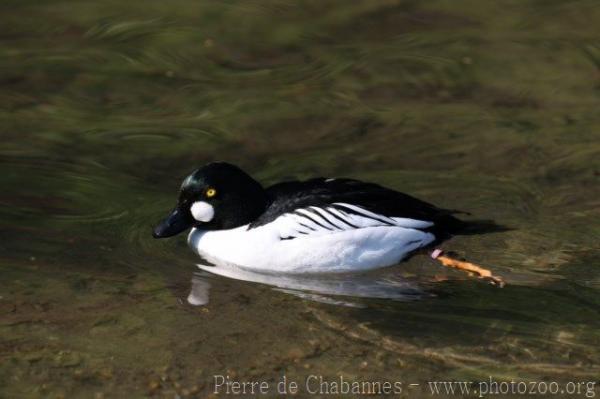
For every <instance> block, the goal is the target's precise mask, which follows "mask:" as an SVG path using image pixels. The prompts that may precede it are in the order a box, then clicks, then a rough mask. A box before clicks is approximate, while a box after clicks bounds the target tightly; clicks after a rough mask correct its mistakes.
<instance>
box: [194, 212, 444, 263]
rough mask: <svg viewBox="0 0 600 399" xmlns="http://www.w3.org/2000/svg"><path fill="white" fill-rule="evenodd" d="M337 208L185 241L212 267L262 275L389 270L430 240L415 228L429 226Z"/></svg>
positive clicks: (430, 236)
mask: <svg viewBox="0 0 600 399" xmlns="http://www.w3.org/2000/svg"><path fill="white" fill-rule="evenodd" d="M344 205H346V206H348V205H347V204H344ZM311 208H314V207H311ZM357 208H358V207H357ZM341 209H342V208H341V207H340V208H339V209H335V208H333V207H332V208H324V209H321V208H314V209H312V210H308V209H304V210H302V209H300V210H297V211H296V212H295V213H288V214H284V215H281V216H280V217H279V218H277V219H276V220H274V221H272V222H271V223H268V224H266V225H263V226H260V227H256V228H252V229H248V226H242V227H238V228H235V229H231V230H218V231H201V230H198V229H193V230H192V231H191V233H190V235H189V236H188V243H189V245H190V246H191V247H192V249H193V250H194V251H196V252H197V253H198V254H199V255H201V256H203V257H204V258H206V259H207V260H208V261H210V262H212V263H217V264H230V265H235V266H238V267H242V268H247V269H252V270H256V271H263V272H285V273H323V272H346V271H357V270H367V269H373V268H377V267H383V266H390V265H393V264H395V263H397V262H399V261H400V260H402V259H403V258H404V257H405V256H406V255H407V254H409V253H410V252H412V251H414V250H416V249H418V248H421V247H423V246H426V245H428V244H430V243H431V242H433V240H434V239H435V237H434V235H433V234H431V233H428V232H424V231H420V230H417V228H424V227H428V226H431V225H432V223H431V222H427V221H419V220H413V219H406V218H386V217H385V216H381V215H376V214H372V215H371V217H369V215H367V214H365V213H361V214H350V213H347V212H344V211H343V210H341ZM358 209H359V210H360V211H361V212H368V211H365V210H364V209H362V208H358ZM328 212H329V213H328ZM335 212H337V213H335ZM333 214H335V215H333ZM332 215H333V216H332Z"/></svg>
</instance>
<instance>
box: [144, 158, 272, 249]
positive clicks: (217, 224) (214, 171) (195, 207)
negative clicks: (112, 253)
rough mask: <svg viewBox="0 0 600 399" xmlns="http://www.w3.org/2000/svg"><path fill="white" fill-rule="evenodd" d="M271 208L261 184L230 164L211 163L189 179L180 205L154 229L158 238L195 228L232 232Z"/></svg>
mask: <svg viewBox="0 0 600 399" xmlns="http://www.w3.org/2000/svg"><path fill="white" fill-rule="evenodd" d="M266 206H267V195H266V192H265V190H264V189H263V188H262V186H261V185H260V183H258V182H257V181H256V180H254V179H253V178H252V177H250V176H249V175H248V174H247V173H246V172H244V171H243V170H241V169H240V168H238V167H237V166H234V165H231V164H229V163H226V162H214V163H209V164H208V165H205V166H203V167H201V168H200V169H197V170H196V171H194V172H193V173H192V174H191V175H189V176H188V177H186V178H185V180H184V181H183V184H182V185H181V191H180V193H179V200H178V201H177V206H175V209H173V211H172V212H171V214H170V215H169V216H168V217H167V218H166V219H165V220H163V221H162V222H160V224H159V225H158V226H156V228H155V229H154V232H153V234H152V235H153V236H154V238H164V237H171V236H174V235H176V234H179V233H181V232H182V231H185V230H187V229H189V228H191V227H197V228H199V229H202V230H221V229H232V228H234V227H239V226H243V225H245V224H248V223H250V222H252V221H253V220H254V219H256V218H257V217H258V216H259V215H260V214H261V213H263V212H264V210H265V208H266Z"/></svg>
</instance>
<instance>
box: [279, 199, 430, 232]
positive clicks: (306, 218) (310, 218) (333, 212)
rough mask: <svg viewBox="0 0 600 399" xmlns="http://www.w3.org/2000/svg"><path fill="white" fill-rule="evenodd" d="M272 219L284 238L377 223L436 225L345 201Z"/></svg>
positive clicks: (370, 225)
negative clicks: (368, 208) (378, 211)
mask: <svg viewBox="0 0 600 399" xmlns="http://www.w3.org/2000/svg"><path fill="white" fill-rule="evenodd" d="M272 223H273V226H272V227H273V228H274V229H276V230H277V231H278V232H279V235H280V238H281V239H282V240H290V239H294V238H298V237H302V236H321V235H326V234H331V233H335V232H340V231H348V230H356V229H362V228H366V227H376V226H397V227H403V228H407V229H424V228H427V227H431V226H433V222H430V221H425V220H417V219H410V218H402V217H388V216H384V215H379V214H377V213H374V212H371V211H369V210H367V209H365V208H363V207H360V206H357V205H352V204H347V203H343V202H336V203H333V204H331V205H328V206H326V207H317V206H310V207H307V208H299V209H296V210H295V211H294V212H291V213H286V214H283V215H281V216H279V217H278V218H277V219H275V220H274V221H273V222H272Z"/></svg>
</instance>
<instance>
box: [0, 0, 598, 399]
mask: <svg viewBox="0 0 600 399" xmlns="http://www.w3.org/2000/svg"><path fill="white" fill-rule="evenodd" d="M599 21H600V9H599V8H598V7H597V4H596V2H594V1H562V2H557V1H543V2H542V1H537V0H529V1H519V2H512V1H500V2H494V3H491V2H475V1H468V0H461V1H453V2H448V1H441V0H440V1H431V2H415V1H387V0H386V1H377V2H375V1H355V2H351V3H350V2H339V1H306V2H301V3H297V2H288V1H260V2H259V1H245V2H211V1H202V2H196V1H189V0H178V1H171V2H159V1H144V2H136V1H133V2H126V3H123V2H117V1H104V2H87V1H83V2H64V1H56V0H50V1H42V2H40V1H18V2H17V1H5V2H4V3H3V4H2V5H0V26H2V29H1V33H0V54H1V56H0V85H1V88H2V90H1V91H0V137H1V139H2V146H1V147H0V165H1V168H2V173H0V203H1V204H2V207H1V208H0V213H1V217H0V226H1V228H0V235H1V239H0V248H1V249H2V252H1V253H0V313H1V317H0V337H1V340H0V396H2V397H11V398H13V397H25V398H28V397H31V398H36V397H61V396H63V397H69V398H71V397H75V398H78V397H81V398H89V397H92V396H93V395H96V397H103V396H104V397H146V396H149V395H155V396H157V397H176V396H177V395H179V396H182V397H194V396H204V395H206V394H207V393H208V392H210V390H211V386H210V385H211V382H212V377H213V375H215V374H229V375H230V376H231V377H232V378H237V379H239V380H266V381H271V382H277V381H278V380H279V378H280V376H281V375H283V374H286V375H288V376H289V378H293V379H297V380H298V381H302V380H303V379H304V378H305V377H306V376H308V375H324V376H328V377H330V378H334V377H336V376H337V375H343V376H345V377H347V378H348V379H351V380H352V379H354V380H369V381H374V380H391V381H396V380H397V381H403V382H404V383H405V384H409V383H418V384H421V386H420V388H414V390H413V391H411V392H410V393H411V395H412V396H411V397H419V395H424V396H428V394H427V393H426V390H425V386H426V382H427V381H431V380H451V379H458V380H467V381H479V380H487V379H488V378H489V376H490V375H491V376H493V377H494V378H496V379H499V380H500V379H505V380H510V379H513V378H514V379H525V380H542V379H543V380H545V381H560V382H567V381H596V380H598V376H599V375H600V345H599V344H600V332H599V331H600V330H599V327H600V297H599V295H598V294H599V290H600V262H599V261H598V259H599V256H600V250H599V240H598V237H600V215H599V209H600V202H599V200H598V198H600V184H599V183H600V181H599V180H600V161H599V160H600V113H599V112H598V110H599V109H600V69H599V68H600V41H599V36H598V33H599V32H598V28H597V26H598V25H599ZM213 160H227V161H229V162H233V163H236V164H239V165H240V166H242V167H243V168H244V169H247V170H248V171H249V172H250V173H252V174H253V175H255V176H256V177H257V178H259V179H260V180H261V181H262V182H263V183H265V184H271V183H275V182H277V181H280V180H284V179H289V178H308V177H312V176H347V177H354V178H360V179H367V180H371V181H375V182H378V183H380V184H384V185H387V186H389V187H392V188H395V189H398V190H402V191H405V192H408V193H410V194H413V195H415V196H418V197H420V198H423V199H425V200H428V201H430V202H433V203H435V204H437V205H439V206H442V207H446V208H456V209H462V210H465V211H468V212H470V213H471V214H472V215H473V217H474V218H478V219H493V220H496V221H497V222H498V223H501V224H503V225H506V226H508V227H510V228H511V230H508V231H504V232H499V233H494V234H486V235H480V236H464V237H455V238H453V239H452V240H450V241H448V242H446V243H445V244H444V248H446V249H449V250H453V251H456V252H457V253H458V254H459V255H460V256H464V257H466V258H467V259H469V260H471V261H473V262H478V263H481V264H484V265H486V266H488V267H491V268H492V269H493V270H494V271H495V272H496V273H497V274H499V275H501V276H503V277H504V278H505V280H506V281H507V285H506V287H505V288H503V289H498V288H497V287H493V286H491V285H489V284H487V283H486V282H485V281H481V280H478V279H473V278H471V277H469V276H467V275H465V274H462V273H460V272H455V271H451V270H444V269H442V268H441V267H440V266H439V265H437V264H436V263H435V262H434V261H432V260H431V259H429V258H427V257H425V256H415V257H413V258H411V259H410V260H409V261H407V262H404V263H402V264H400V265H398V266H395V267H392V268H388V269H385V270H381V271H378V272H376V273H375V275H373V276H360V277H357V278H356V279H354V278H349V280H348V281H349V282H348V281H346V282H345V283H344V281H342V283H340V282H339V281H338V282H336V283H334V284H333V285H332V284H331V283H327V282H321V281H316V282H315V281H309V283H308V284H309V285H310V284H312V285H313V288H314V284H315V283H319V284H321V286H319V287H317V289H316V290H314V289H313V290H311V289H308V290H307V288H310V287H307V286H306V284H307V283H306V282H305V281H303V282H302V283H303V284H304V285H303V286H301V287H298V286H293V284H291V283H290V282H289V281H287V282H285V284H283V283H281V282H279V283H278V284H275V286H273V285H270V284H267V283H269V282H265V281H256V279H254V280H253V279H249V280H251V281H243V280H236V279H232V278H230V277H223V276H217V275H210V274H202V275H201V276H200V277H198V275H196V273H198V269H197V267H196V263H197V262H198V261H199V259H197V258H196V257H194V255H193V254H192V253H191V251H189V250H188V249H187V248H186V245H185V239H184V237H178V238H176V239H172V240H167V241H155V240H153V239H152V238H151V235H150V231H151V230H150V228H151V226H152V225H153V224H154V223H155V222H156V221H157V220H159V219H160V218H162V217H163V216H164V215H165V212H166V211H167V210H168V209H170V207H171V206H172V204H173V202H174V200H175V196H176V194H177V188H178V186H179V183H180V181H181V179H182V178H183V177H184V176H185V175H187V174H188V173H189V172H190V171H191V170H193V169H194V168H196V167H197V166H199V165H202V164H203V163H205V162H209V161H213ZM390 281H391V282H392V283H390ZM398 281H401V282H402V284H405V283H406V284H409V285H410V287H411V289H410V290H409V291H408V292H409V295H408V296H409V297H410V298H409V299H410V300H400V299H407V298H405V297H403V296H402V295H400V296H401V298H394V297H395V296H398V291H395V290H392V292H390V291H389V290H390V284H391V286H392V287H393V286H394V282H398ZM378 282H385V284H383V285H384V287H385V289H384V291H383V292H384V294H381V295H375V294H380V293H381V292H382V291H381V290H380V288H381V287H379V285H377V284H379V283H378ZM198 284H200V285H198ZM323 284H324V285H325V289H324V288H323ZM361 284H362V285H361ZM373 284H375V286H376V288H375V290H374V291H373ZM340 285H341V286H343V287H344V288H347V287H348V286H350V288H352V289H351V290H350V291H348V290H346V291H344V292H342V293H340V292H339V287H340ZM208 286H210V289H209V294H208V298H204V300H200V301H196V302H195V304H196V305H198V303H199V302H200V303H202V302H206V300H208V303H206V304H205V305H203V306H192V305H191V304H190V303H189V302H188V300H187V299H188V297H189V295H190V290H192V287H196V288H198V287H200V288H203V287H204V288H206V287H208ZM357 286H358V287H359V291H360V292H362V293H364V292H365V291H364V290H365V289H367V288H368V289H370V290H371V291H368V293H369V295H359V294H360V292H358V293H357V291H356V287H357ZM413 286H415V287H416V288H414V287H413ZM332 287H333V288H332ZM365 287H367V288H365ZM401 288H402V290H401V292H402V293H405V291H403V290H404V289H405V288H407V287H406V286H404V285H402V287H401ZM413 288H414V289H413ZM332 289H333V292H331V291H332ZM323 290H325V291H327V290H329V291H328V292H325V294H323V292H322V291H323ZM336 290H337V291H336ZM352 290H354V291H352ZM201 299H202V298H201ZM192 302H194V301H192ZM407 389H408V388H407ZM421 389H422V390H421Z"/></svg>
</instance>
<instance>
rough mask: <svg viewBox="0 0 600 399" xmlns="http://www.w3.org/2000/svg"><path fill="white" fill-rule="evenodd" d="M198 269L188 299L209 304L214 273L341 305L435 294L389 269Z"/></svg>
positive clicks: (227, 267) (307, 298) (218, 266)
mask: <svg viewBox="0 0 600 399" xmlns="http://www.w3.org/2000/svg"><path fill="white" fill-rule="evenodd" d="M198 267H199V268H200V269H201V271H200V272H197V273H194V276H193V278H192V287H191V290H190V294H189V295H188V298H187V300H188V303H190V304H191V305H194V306H200V305H206V304H207V303H208V302H209V300H210V297H209V291H210V288H211V282H210V280H211V279H213V278H214V275H217V276H222V277H227V278H232V279H236V280H243V281H249V282H253V283H259V284H265V285H268V286H271V287H273V289H275V290H277V291H280V292H285V293H288V294H291V295H295V296H298V297H300V298H303V299H306V300H311V301H316V302H321V303H327V304H332V305H340V306H352V307H363V306H365V304H364V303H363V302H362V301H361V299H363V300H364V299H390V300H395V301H414V300H418V299H421V298H424V297H430V296H432V294H431V293H429V292H426V291H424V290H422V289H421V288H419V287H418V285H417V283H416V282H414V281H409V280H407V279H406V278H403V277H402V276H399V275H396V274H394V273H392V272H390V270H389V269H388V270H387V271H384V272H381V271H375V272H373V273H362V274H351V273H346V274H312V275H306V274H303V275H297V274H265V273H257V272H254V271H249V270H247V269H243V268H239V267H236V266H231V265H209V264H198Z"/></svg>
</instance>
